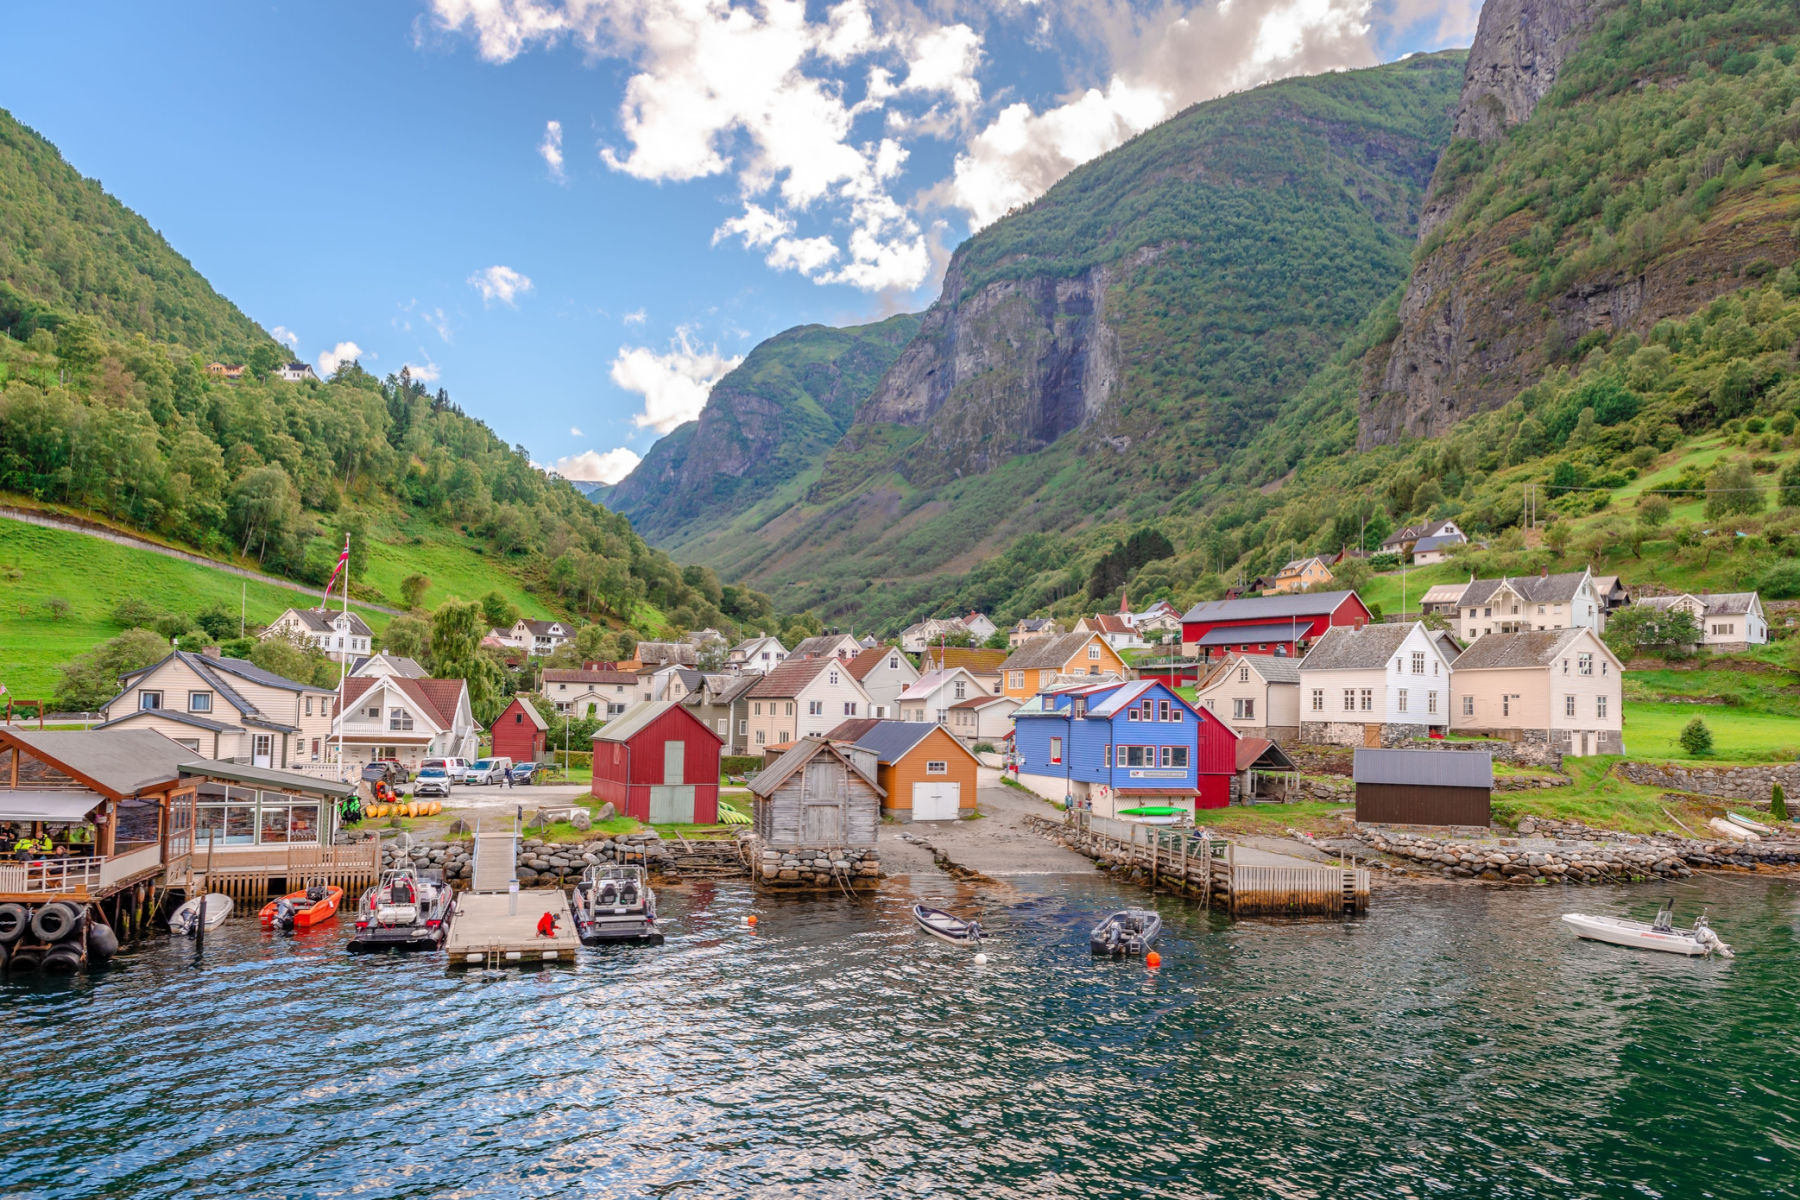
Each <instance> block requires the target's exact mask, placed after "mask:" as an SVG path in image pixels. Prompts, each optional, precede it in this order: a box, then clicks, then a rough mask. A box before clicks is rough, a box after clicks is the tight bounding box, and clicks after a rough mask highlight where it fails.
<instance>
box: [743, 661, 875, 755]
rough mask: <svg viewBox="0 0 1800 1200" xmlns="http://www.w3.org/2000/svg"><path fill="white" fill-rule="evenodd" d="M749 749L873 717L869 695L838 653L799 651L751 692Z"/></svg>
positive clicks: (753, 750)
mask: <svg viewBox="0 0 1800 1200" xmlns="http://www.w3.org/2000/svg"><path fill="white" fill-rule="evenodd" d="M745 696H746V698H747V699H748V701H749V704H750V714H749V717H748V720H749V722H750V724H749V727H748V732H749V741H748V742H747V743H746V745H747V746H748V747H749V753H751V754H760V753H762V752H763V750H764V749H765V748H766V747H769V746H779V745H784V744H790V743H793V742H796V741H798V740H799V739H801V738H806V737H817V736H819V735H822V734H824V733H825V732H826V731H827V730H830V729H832V728H835V727H836V726H837V725H839V724H841V723H842V722H843V721H844V720H845V719H846V718H848V717H866V716H868V715H869V705H870V701H869V693H868V692H866V691H864V690H863V686H862V684H860V683H858V682H857V680H856V677H855V676H854V675H852V674H850V669H849V664H848V663H847V662H845V661H843V660H842V659H840V658H838V657H836V656H835V655H832V656H827V657H823V658H801V657H799V655H798V651H796V653H795V655H794V656H792V657H790V658H789V659H788V660H787V661H786V662H784V663H782V664H781V665H780V666H779V667H776V668H775V669H774V670H773V671H770V672H769V673H768V674H767V675H764V676H762V677H761V678H759V679H758V680H757V682H756V684H755V686H754V687H752V688H751V689H750V690H749V691H748V692H747V693H745Z"/></svg>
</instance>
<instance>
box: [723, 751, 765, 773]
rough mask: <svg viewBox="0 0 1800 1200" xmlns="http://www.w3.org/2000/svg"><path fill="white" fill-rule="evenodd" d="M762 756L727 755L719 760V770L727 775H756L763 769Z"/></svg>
mask: <svg viewBox="0 0 1800 1200" xmlns="http://www.w3.org/2000/svg"><path fill="white" fill-rule="evenodd" d="M764 761H765V760H764V759H763V756H762V755H760V754H727V755H726V756H725V757H724V758H721V759H720V760H719V770H720V771H722V772H724V773H725V774H727V775H754V774H756V773H757V772H758V771H760V770H762V769H763V762H764Z"/></svg>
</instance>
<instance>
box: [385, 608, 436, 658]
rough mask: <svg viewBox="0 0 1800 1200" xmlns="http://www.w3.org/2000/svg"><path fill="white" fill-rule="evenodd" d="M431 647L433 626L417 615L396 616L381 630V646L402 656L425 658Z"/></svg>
mask: <svg viewBox="0 0 1800 1200" xmlns="http://www.w3.org/2000/svg"><path fill="white" fill-rule="evenodd" d="M430 647H431V626H429V625H427V624H426V623H425V622H423V621H421V620H420V619H419V618H417V617H395V618H394V619H393V620H391V621H389V622H388V625H387V628H386V629H384V630H382V632H381V648H382V649H383V650H386V651H387V652H388V653H389V654H397V655H399V656H400V657H401V658H416V659H424V658H425V657H426V656H427V654H428V653H429V652H430Z"/></svg>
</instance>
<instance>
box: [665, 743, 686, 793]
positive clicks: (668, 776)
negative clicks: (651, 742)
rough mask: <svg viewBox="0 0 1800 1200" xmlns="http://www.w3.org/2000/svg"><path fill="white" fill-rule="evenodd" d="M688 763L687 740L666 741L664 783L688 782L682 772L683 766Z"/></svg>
mask: <svg viewBox="0 0 1800 1200" xmlns="http://www.w3.org/2000/svg"><path fill="white" fill-rule="evenodd" d="M686 763H687V743H686V742H664V743H663V782H664V783H671V784H673V783H686V782H687V780H686V779H685V778H683V777H682V774H681V771H682V768H683V766H684V765H686Z"/></svg>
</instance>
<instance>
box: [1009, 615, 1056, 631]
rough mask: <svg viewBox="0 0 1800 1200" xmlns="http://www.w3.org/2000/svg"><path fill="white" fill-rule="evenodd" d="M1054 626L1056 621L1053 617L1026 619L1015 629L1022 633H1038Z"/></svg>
mask: <svg viewBox="0 0 1800 1200" xmlns="http://www.w3.org/2000/svg"><path fill="white" fill-rule="evenodd" d="M1054 624H1056V621H1055V619H1054V618H1052V617H1024V618H1022V619H1021V620H1020V621H1019V623H1018V624H1017V625H1015V626H1013V628H1014V629H1017V630H1019V631H1020V632H1021V633H1036V632H1037V631H1038V630H1040V629H1048V628H1050V626H1052V625H1054Z"/></svg>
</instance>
